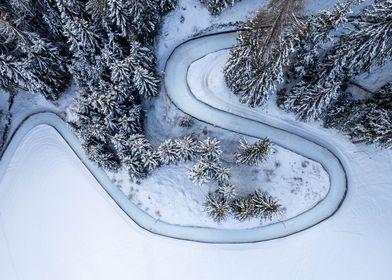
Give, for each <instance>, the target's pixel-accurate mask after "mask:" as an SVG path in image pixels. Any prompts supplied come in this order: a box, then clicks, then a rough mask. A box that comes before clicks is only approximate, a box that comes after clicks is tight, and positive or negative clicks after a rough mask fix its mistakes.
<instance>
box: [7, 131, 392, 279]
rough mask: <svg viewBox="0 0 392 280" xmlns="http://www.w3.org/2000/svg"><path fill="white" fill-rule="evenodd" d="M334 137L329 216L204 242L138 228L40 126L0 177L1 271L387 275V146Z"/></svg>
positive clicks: (391, 227)
mask: <svg viewBox="0 0 392 280" xmlns="http://www.w3.org/2000/svg"><path fill="white" fill-rule="evenodd" d="M334 141H335V142H336V143H338V144H339V145H340V148H345V153H346V154H347V157H348V159H349V160H350V161H351V165H350V174H351V178H352V179H351V180H350V188H349V192H348V195H347V198H346V200H345V202H344V203H343V205H342V207H341V209H340V210H339V211H338V212H337V213H336V214H335V215H334V216H333V217H331V218H330V219H328V220H326V221H324V222H323V223H321V224H319V225H317V226H316V227H312V228H310V229H308V230H306V231H303V232H301V233H298V234H295V235H291V236H289V237H286V238H283V239H277V240H272V241H267V242H261V243H255V244H244V245H211V244H208V245H207V244H200V243H193V242H186V241H179V240H172V239H170V238H164V237H160V236H157V235H154V234H150V233H148V232H146V231H144V230H141V229H140V227H139V226H137V225H136V224H135V223H133V222H132V221H131V220H130V219H129V217H127V216H126V215H124V213H123V212H122V211H121V209H120V208H119V207H118V206H117V205H116V204H115V203H113V200H112V198H111V197H109V196H108V195H107V193H105V192H104V191H103V189H102V187H101V186H100V185H99V184H98V183H97V181H96V180H95V178H94V177H92V176H91V174H90V173H89V172H88V170H87V169H86V168H85V167H84V165H83V164H81V162H80V161H79V159H78V158H77V157H76V156H75V154H74V153H73V151H72V150H71V149H70V147H69V146H68V145H66V143H65V142H64V140H63V139H62V138H61V137H59V135H58V134H57V132H55V131H54V130H53V129H52V128H49V127H47V126H38V127H36V128H35V129H33V130H32V131H31V132H30V133H29V134H28V135H27V136H26V138H24V140H23V141H22V143H21V144H20V145H19V146H18V148H17V149H16V151H15V153H14V154H13V156H12V157H11V159H10V160H11V164H10V165H8V169H7V172H6V174H5V176H3V177H2V180H1V182H0V249H1V250H0V279H7V280H13V279H24V280H25V279H28V280H52V279H58V280H61V279H64V280H69V279H73V280H79V279H80V280H90V279H91V280H99V279H112V278H115V279H125V278H129V277H132V278H133V279H140V280H154V279H156V280H158V279H159V280H165V279H171V280H172V279H188V280H193V279H195V280H196V279H197V280H199V279H206V280H216V279H239V278H241V279H249V280H250V279H262V278H265V279H271V278H273V279H282V280H284V279H301V280H314V279H318V280H324V279H325V280H330V279H342V280H343V279H344V280H346V279H357V280H368V279H378V280H389V279H390V272H391V268H390V263H391V260H392V240H391V232H392V223H391V220H392V205H391V203H390V201H391V199H392V188H391V185H392V179H391V176H389V173H390V170H391V168H392V153H391V152H390V151H377V150H375V149H374V148H372V147H364V146H354V145H352V144H350V143H349V142H348V141H345V140H342V139H340V140H339V139H334ZM20 174H23V176H20ZM43 178H45V179H43Z"/></svg>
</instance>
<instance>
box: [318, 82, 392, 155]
mask: <svg viewBox="0 0 392 280" xmlns="http://www.w3.org/2000/svg"><path fill="white" fill-rule="evenodd" d="M391 104H392V83H389V84H387V85H385V86H384V87H383V88H382V89H381V90H380V91H378V92H377V93H375V94H374V95H372V96H371V97H370V98H367V99H362V100H353V99H352V98H351V97H350V96H348V95H344V96H343V97H341V98H339V99H338V101H337V102H336V103H335V104H334V106H331V107H330V108H329V110H328V111H327V114H326V118H325V125H326V126H327V127H334V128H338V129H340V130H342V131H344V132H346V133H347V134H348V135H350V137H351V138H352V139H353V141H354V142H365V143H367V144H376V145H378V146H381V147H384V148H389V149H391V148H392V106H391Z"/></svg>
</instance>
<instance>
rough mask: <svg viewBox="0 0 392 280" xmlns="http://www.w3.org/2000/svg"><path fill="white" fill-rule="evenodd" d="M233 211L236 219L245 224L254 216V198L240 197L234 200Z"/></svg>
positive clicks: (249, 196)
mask: <svg viewBox="0 0 392 280" xmlns="http://www.w3.org/2000/svg"><path fill="white" fill-rule="evenodd" d="M231 211H232V213H233V215H234V218H236V219H237V220H239V221H241V222H243V221H246V220H248V219H250V218H252V217H253V215H254V204H253V201H252V196H251V195H247V196H240V197H237V198H236V199H234V200H233V202H232V203H231Z"/></svg>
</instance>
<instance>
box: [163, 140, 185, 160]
mask: <svg viewBox="0 0 392 280" xmlns="http://www.w3.org/2000/svg"><path fill="white" fill-rule="evenodd" d="M158 155H159V157H160V159H161V162H162V163H163V164H177V163H178V162H179V161H180V159H181V156H180V150H179V148H178V146H177V144H176V141H175V140H174V139H168V140H166V141H164V142H163V143H161V144H160V145H159V147H158Z"/></svg>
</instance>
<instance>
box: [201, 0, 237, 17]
mask: <svg viewBox="0 0 392 280" xmlns="http://www.w3.org/2000/svg"><path fill="white" fill-rule="evenodd" d="M240 1H241V0H200V2H201V3H202V4H204V5H205V6H206V7H207V9H208V11H209V12H210V14H211V15H219V14H220V13H221V12H222V11H223V10H224V9H226V8H229V7H233V6H234V5H235V4H236V3H237V2H240Z"/></svg>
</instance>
